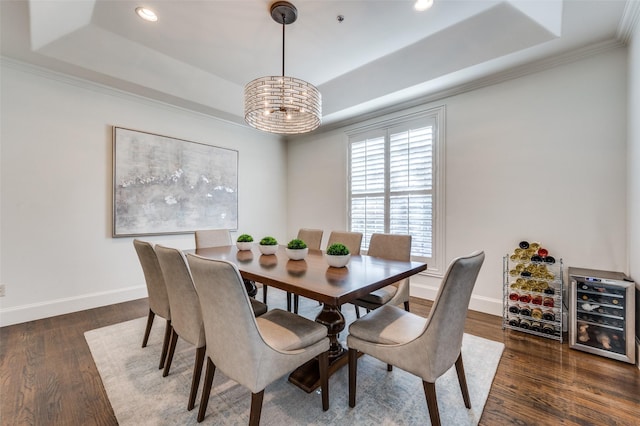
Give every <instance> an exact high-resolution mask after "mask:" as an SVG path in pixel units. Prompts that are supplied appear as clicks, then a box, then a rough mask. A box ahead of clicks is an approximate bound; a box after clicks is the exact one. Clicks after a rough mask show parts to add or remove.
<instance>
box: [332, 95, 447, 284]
mask: <svg viewBox="0 0 640 426" xmlns="http://www.w3.org/2000/svg"><path fill="white" fill-rule="evenodd" d="M425 118H427V119H432V120H434V121H435V129H434V130H435V131H434V136H433V138H434V144H433V164H432V166H433V181H434V184H433V205H434V208H433V211H432V214H433V224H432V226H433V248H432V249H433V253H434V256H433V257H432V259H431V260H430V261H428V262H427V270H426V271H424V272H423V273H422V274H424V275H429V276H434V277H443V276H444V273H445V266H446V265H445V259H446V253H445V229H446V227H445V188H446V186H445V161H446V156H445V146H446V138H445V121H446V120H445V119H446V107H445V106H444V105H441V106H437V107H432V108H421V109H413V110H412V111H411V112H407V111H404V112H403V113H396V114H389V115H386V116H383V117H379V118H377V119H372V120H368V121H366V122H363V123H360V124H359V125H354V126H352V127H350V128H349V129H347V130H346V131H345V134H346V136H347V144H346V147H347V224H348V227H349V229H351V140H352V139H353V138H355V137H366V135H367V134H371V133H373V132H378V131H380V130H386V129H389V128H391V127H395V126H400V125H403V124H405V123H408V122H411V121H416V120H419V119H425ZM413 258H414V259H415V260H418V261H424V260H425V259H426V258H420V257H413Z"/></svg>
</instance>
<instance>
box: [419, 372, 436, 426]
mask: <svg viewBox="0 0 640 426" xmlns="http://www.w3.org/2000/svg"><path fill="white" fill-rule="evenodd" d="M422 387H423V388H424V396H425V397H426V398H427V408H428V409H429V418H430V419H431V425H432V426H440V412H438V400H437V398H436V384H435V383H429V382H425V381H424V380H423V381H422Z"/></svg>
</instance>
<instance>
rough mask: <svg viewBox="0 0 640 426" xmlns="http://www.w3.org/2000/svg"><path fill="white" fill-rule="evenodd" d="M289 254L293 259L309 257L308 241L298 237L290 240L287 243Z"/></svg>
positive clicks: (286, 250)
mask: <svg viewBox="0 0 640 426" xmlns="http://www.w3.org/2000/svg"><path fill="white" fill-rule="evenodd" d="M285 252H286V253H287V256H289V259H291V260H302V259H304V258H305V257H307V253H309V248H308V247H307V243H305V242H304V241H302V240H300V239H298V238H296V239H293V240H291V241H289V244H287V248H286V249H285Z"/></svg>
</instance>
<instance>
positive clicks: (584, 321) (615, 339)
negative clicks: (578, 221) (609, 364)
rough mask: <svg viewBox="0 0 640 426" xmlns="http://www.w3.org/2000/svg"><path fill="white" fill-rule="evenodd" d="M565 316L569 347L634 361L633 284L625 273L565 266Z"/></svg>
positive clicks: (629, 361) (630, 361)
mask: <svg viewBox="0 0 640 426" xmlns="http://www.w3.org/2000/svg"><path fill="white" fill-rule="evenodd" d="M569 315H570V318H569V347H571V348H573V349H578V350H581V351H585V352H589V353H592V354H596V355H600V356H605V357H608V358H613V359H617V360H619V361H624V362H628V363H631V364H634V363H635V361H636V345H635V284H634V282H633V281H632V280H629V279H628V278H627V277H626V275H625V274H623V273H621V272H611V271H599V270H594V269H583V268H569Z"/></svg>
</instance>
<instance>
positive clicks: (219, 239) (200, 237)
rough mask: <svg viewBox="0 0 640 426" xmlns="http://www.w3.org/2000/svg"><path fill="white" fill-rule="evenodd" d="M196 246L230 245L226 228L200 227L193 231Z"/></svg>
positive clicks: (229, 237)
mask: <svg viewBox="0 0 640 426" xmlns="http://www.w3.org/2000/svg"><path fill="white" fill-rule="evenodd" d="M195 238H196V248H197V249H198V248H205V247H220V246H230V245H231V244H232V242H231V234H230V233H229V230H228V229H200V230H197V231H196V232H195Z"/></svg>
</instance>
